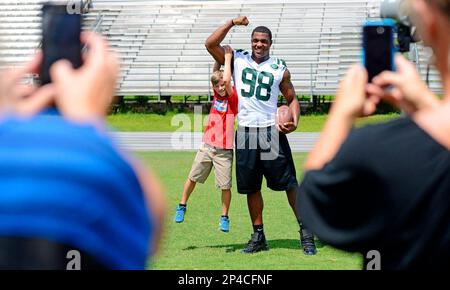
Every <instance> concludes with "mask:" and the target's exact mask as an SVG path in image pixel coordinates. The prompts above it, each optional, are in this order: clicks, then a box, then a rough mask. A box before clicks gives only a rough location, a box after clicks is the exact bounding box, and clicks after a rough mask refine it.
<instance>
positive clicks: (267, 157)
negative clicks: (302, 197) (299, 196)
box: [235, 126, 298, 194]
mask: <svg viewBox="0 0 450 290" xmlns="http://www.w3.org/2000/svg"><path fill="white" fill-rule="evenodd" d="M235 145H236V179H237V190H238V192H239V193H241V194H251V193H254V192H258V191H260V190H261V184H262V178H263V176H264V177H265V178H266V181H267V187H269V188H270V189H272V190H274V191H284V190H289V189H291V188H295V187H297V186H298V183H297V178H296V173H295V166H294V160H293V159H292V152H291V148H290V146H289V142H288V140H287V137H286V135H285V134H283V133H280V132H279V131H278V130H277V129H276V128H275V126H272V127H267V128H265V127H264V128H249V127H238V130H237V132H236V138H235Z"/></svg>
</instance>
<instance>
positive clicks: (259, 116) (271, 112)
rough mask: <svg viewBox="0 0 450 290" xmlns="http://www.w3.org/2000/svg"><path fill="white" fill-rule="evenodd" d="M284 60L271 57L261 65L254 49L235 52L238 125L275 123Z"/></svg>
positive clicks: (284, 67)
mask: <svg viewBox="0 0 450 290" xmlns="http://www.w3.org/2000/svg"><path fill="white" fill-rule="evenodd" d="M285 70H286V63H285V62H284V60H282V59H279V58H275V57H270V58H269V59H268V60H266V61H265V62H262V63H260V64H257V63H256V62H255V61H254V60H253V59H252V54H251V52H248V51H242V50H236V51H235V52H234V72H233V78H234V84H235V86H236V91H237V93H238V96H239V113H238V124H239V126H245V127H268V126H273V125H275V114H276V112H277V103H278V96H279V95H280V83H281V81H282V80H283V75H284V72H285Z"/></svg>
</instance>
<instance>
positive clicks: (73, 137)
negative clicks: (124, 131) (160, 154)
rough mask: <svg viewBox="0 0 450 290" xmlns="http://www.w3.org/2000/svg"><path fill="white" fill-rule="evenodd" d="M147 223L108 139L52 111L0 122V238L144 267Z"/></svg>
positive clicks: (130, 174)
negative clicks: (34, 240) (55, 245)
mask: <svg viewBox="0 0 450 290" xmlns="http://www.w3.org/2000/svg"><path fill="white" fill-rule="evenodd" d="M151 233H152V226H151V222H150V216H149V212H148V208H147V206H146V202H145V200H144V193H143V190H142V188H141V186H140V183H139V181H138V179H137V177H136V174H135V172H134V170H133V169H132V168H131V166H130V165H129V164H128V163H127V162H126V161H125V160H124V158H123V157H122V156H121V155H120V154H119V153H118V151H117V150H116V149H115V146H114V145H113V144H112V142H111V140H110V138H109V137H108V136H106V135H102V134H100V133H98V131H97V130H96V129H95V128H94V127H93V126H87V125H86V126H83V125H76V124H73V123H70V122H68V121H66V120H64V119H63V118H62V117H60V116H58V115H54V114H53V115H51V114H50V115H48V114H47V115H39V116H36V117H34V118H33V119H31V120H20V119H15V118H8V119H6V120H3V121H1V122H0V236H16V237H40V238H46V239H49V240H53V241H56V242H60V243H65V244H68V245H70V246H74V247H76V248H78V249H80V250H82V251H85V252H86V253H88V254H90V255H92V256H93V257H95V258H96V259H97V260H98V261H99V262H100V263H102V264H104V265H105V266H107V267H110V268H113V269H144V268H145V265H146V258H147V256H148V251H149V241H150V235H151Z"/></svg>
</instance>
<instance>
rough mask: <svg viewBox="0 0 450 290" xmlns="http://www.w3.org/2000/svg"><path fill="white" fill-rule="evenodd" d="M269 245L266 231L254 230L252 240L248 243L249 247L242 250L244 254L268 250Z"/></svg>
mask: <svg viewBox="0 0 450 290" xmlns="http://www.w3.org/2000/svg"><path fill="white" fill-rule="evenodd" d="M268 250H269V247H268V246H267V242H266V237H265V236H264V233H259V232H254V233H253V234H252V237H251V239H250V241H248V243H247V247H245V249H243V250H242V251H241V252H242V253H244V254H252V253H257V252H260V251H268Z"/></svg>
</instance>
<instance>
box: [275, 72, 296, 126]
mask: <svg viewBox="0 0 450 290" xmlns="http://www.w3.org/2000/svg"><path fill="white" fill-rule="evenodd" d="M280 91H281V93H282V94H283V96H284V98H285V99H286V100H287V103H288V106H289V109H290V110H291V113H292V116H293V122H289V123H286V124H285V125H281V124H280V131H281V132H283V133H285V134H288V133H291V132H293V131H295V130H296V129H297V126H298V119H299V117H300V104H299V102H298V100H297V95H296V94H295V89H294V85H293V84H292V82H291V73H290V72H289V70H288V69H286V71H285V72H284V75H283V80H282V81H281V83H280Z"/></svg>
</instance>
